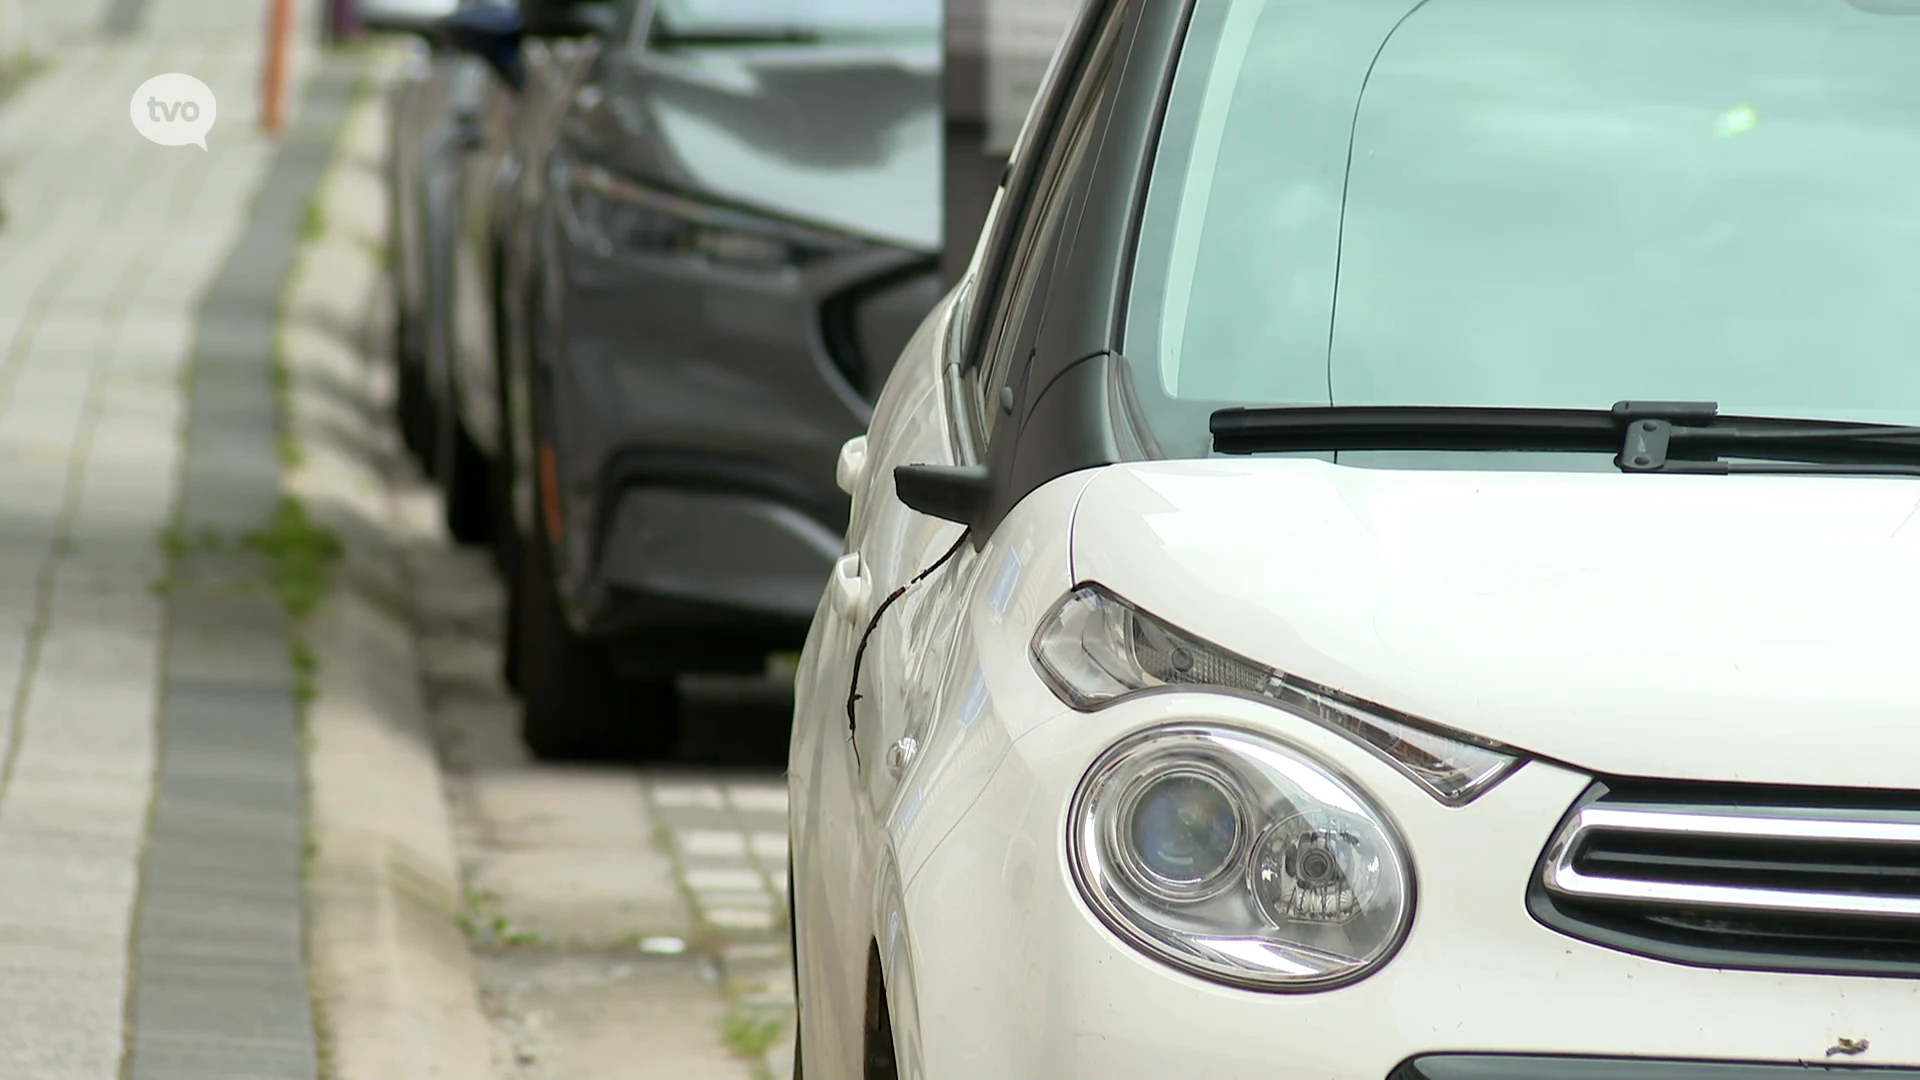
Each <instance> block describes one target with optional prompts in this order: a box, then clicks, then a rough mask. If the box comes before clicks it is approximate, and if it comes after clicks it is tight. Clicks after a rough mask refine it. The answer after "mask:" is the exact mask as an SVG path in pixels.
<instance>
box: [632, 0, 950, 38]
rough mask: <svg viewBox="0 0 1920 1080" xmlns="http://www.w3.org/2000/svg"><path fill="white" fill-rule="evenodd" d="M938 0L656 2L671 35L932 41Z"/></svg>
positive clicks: (937, 24) (938, 16) (938, 17)
mask: <svg viewBox="0 0 1920 1080" xmlns="http://www.w3.org/2000/svg"><path fill="white" fill-rule="evenodd" d="M941 10H942V3H941V0H660V7H659V9H658V12H657V14H656V16H655V17H656V18H657V19H658V20H659V21H660V24H661V25H662V26H663V27H665V28H666V30H667V32H668V33H670V34H672V35H673V36H675V37H701V38H705V37H717V38H726V37H736V36H737V37H752V36H756V35H767V36H791V37H818V38H824V39H833V38H844V37H872V36H913V37H926V38H929V39H933V38H936V37H937V36H938V34H939V33H940V25H941V23H940V20H941Z"/></svg>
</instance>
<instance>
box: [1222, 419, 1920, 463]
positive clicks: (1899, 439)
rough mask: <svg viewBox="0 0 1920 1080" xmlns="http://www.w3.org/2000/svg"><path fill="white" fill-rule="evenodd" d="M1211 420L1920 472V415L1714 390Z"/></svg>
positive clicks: (1631, 459)
mask: <svg viewBox="0 0 1920 1080" xmlns="http://www.w3.org/2000/svg"><path fill="white" fill-rule="evenodd" d="M1209 428H1210V430H1211V431H1212V433H1213V446H1214V449H1215V450H1216V451H1218V452H1219V453H1223V454H1257V453H1274V452H1279V451H1288V450H1294V451H1305V450H1333V451H1338V450H1489V451H1499V450H1532V451H1562V452H1573V453H1611V454H1613V455H1614V464H1615V465H1617V466H1619V468H1620V469H1621V471H1623V472H1643V473H1707V474H1728V473H1791V472H1805V473H1861V474H1866V475H1883V476H1884V475H1894V476H1920V427H1911V426H1907V425H1902V424H1854V423H1847V422H1844V421H1834V420H1793V419H1785V418H1775V417H1746V416H1721V415H1720V407H1719V405H1717V404H1715V403H1714V402H1710V401H1622V402H1618V403H1616V404H1615V405H1614V406H1613V408H1611V409H1513V408H1463V407H1454V406H1445V405H1406V406H1401V405H1384V406H1381V405H1332V406H1324V405H1310V406H1275V407H1261V408H1230V409H1220V410H1218V411H1216V412H1215V413H1214V414H1213V417H1212V420H1211V423H1210V424H1209ZM1721 457H1737V458H1747V459H1753V460H1749V461H1745V462H1737V463H1728V462H1724V461H1721V460H1719V459H1720V458H1721Z"/></svg>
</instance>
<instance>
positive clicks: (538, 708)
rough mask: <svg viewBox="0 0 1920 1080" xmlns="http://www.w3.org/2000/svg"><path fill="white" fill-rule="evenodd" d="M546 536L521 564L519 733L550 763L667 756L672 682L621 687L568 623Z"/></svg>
mask: <svg viewBox="0 0 1920 1080" xmlns="http://www.w3.org/2000/svg"><path fill="white" fill-rule="evenodd" d="M551 567H552V553H551V551H550V549H549V547H548V545H547V543H546V541H545V538H544V537H540V536H533V537H529V538H528V542H527V544H526V551H525V557H524V558H522V559H521V560H520V575H519V589H518V590H517V592H518V596H517V598H516V599H517V603H516V604H515V605H514V606H515V607H516V608H517V609H518V610H517V611H516V612H515V614H516V616H517V618H516V620H515V622H516V625H515V627H514V637H515V638H516V639H517V640H516V641H515V645H514V652H515V664H516V666H517V667H518V669H519V670H518V672H517V674H518V676H519V679H518V681H519V683H520V735H521V739H522V741H524V742H525V743H526V745H527V749H528V750H531V751H532V752H533V754H534V756H536V757H539V758H542V759H545V760H549V761H607V760H619V761H631V760H636V759H647V758H656V757H663V756H665V755H667V754H669V753H671V752H672V750H673V746H674V742H675V739H676V737H677V736H678V734H679V700H678V694H677V693H676V691H675V688H674V683H673V680H672V679H656V680H649V681H646V682H638V683H626V684H623V683H622V682H621V681H620V680H619V679H618V678H617V677H616V673H615V670H614V666H613V658H612V656H611V655H609V653H608V652H607V650H606V648H605V647H604V646H602V645H601V644H600V643H599V642H596V641H592V640H589V639H587V638H584V637H581V636H580V635H578V634H576V633H574V632H573V628H572V627H570V626H568V625H567V620H566V617H565V615H564V614H563V613H562V611H561V607H560V598H559V596H558V595H557V594H556V591H555V586H554V580H553V571H552V568H551Z"/></svg>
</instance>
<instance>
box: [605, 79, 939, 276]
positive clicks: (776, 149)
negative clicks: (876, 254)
mask: <svg viewBox="0 0 1920 1080" xmlns="http://www.w3.org/2000/svg"><path fill="white" fill-rule="evenodd" d="M623 74H624V77H616V78H614V79H611V80H610V81H609V90H608V92H609V99H610V100H609V102H608V111H609V113H610V114H611V119H612V121H613V123H614V124H615V125H616V126H617V128H618V129H619V134H618V135H616V136H615V137H614V138H613V140H612V142H613V143H614V144H615V145H616V146H617V150H616V151H615V152H616V153H617V154H618V155H620V156H621V157H623V158H624V159H625V160H624V161H623V162H622V163H621V164H622V165H623V167H624V168H625V169H626V170H627V171H629V172H631V173H633V174H635V175H639V176H645V177H649V178H653V179H658V180H662V181H666V182H668V183H670V184H672V185H674V186H676V187H679V188H682V189H685V190H693V191H704V192H708V193H711V194H713V195H716V196H719V197H720V198H722V199H724V200H726V201H728V202H733V203H742V204H746V205H748V206H752V207H758V208H760V209H764V210H767V211H769V212H772V213H774V214H777V215H780V216H783V217H791V218H797V219H800V220H803V221H809V222H813V223H816V224H819V225H824V226H827V227H829V228H833V229H839V230H843V231H846V232H849V233H853V234H856V235H861V236H867V237H871V238H873V239H878V240H883V241H886V242H889V243H893V244H897V245H900V246H903V247H907V248H910V249H913V250H917V251H923V252H928V253H931V252H934V251H937V250H938V249H939V246H940V235H941V205H940V169H941V158H940V153H941V151H940V146H941V142H940V140H941V135H940V49H939V45H938V44H937V43H929V44H925V45H921V44H899V45H879V44H860V45H827V44H818V45H804V46H730V47H723V48H711V49H679V50H675V51H673V52H671V53H665V52H663V53H657V54H647V55H646V56H644V57H643V58H642V59H641V61H640V62H639V63H637V64H636V65H635V66H634V67H633V68H632V69H631V70H630V72H627V73H623Z"/></svg>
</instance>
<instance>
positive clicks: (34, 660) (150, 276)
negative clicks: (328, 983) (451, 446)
mask: <svg viewBox="0 0 1920 1080" xmlns="http://www.w3.org/2000/svg"><path fill="white" fill-rule="evenodd" d="M18 6H19V8H20V9H21V10H22V12H23V14H24V16H25V19H26V22H27V25H28V28H29V30H28V42H29V44H30V45H31V46H33V47H35V48H36V49H37V50H38V51H39V52H40V53H41V54H42V58H43V59H44V60H45V61H46V62H47V65H48V66H47V68H46V70H44V71H43V72H42V73H41V74H39V75H38V76H37V77H36V78H35V79H34V80H33V81H32V82H30V83H28V84H27V85H26V86H25V87H24V89H22V90H21V91H20V92H19V93H18V94H17V95H15V96H14V97H12V98H10V99H9V100H8V101H7V102H6V103H5V104H3V105H0V195H3V196H4V199H5V203H6V208H7V220H6V223H5V225H4V227H0V703H4V704H3V705H0V708H4V710H5V711H4V716H3V717H0V881H3V882H5V885H6V887H5V888H0V1076H6V1077H31V1078H34V1080H68V1078H72V1080H117V1078H119V1077H122V1076H130V1077H133V1078H136V1080H145V1078H149V1077H155V1078H157V1077H182V1078H185V1077H193V1078H195V1080H210V1078H215V1077H241V1076H245V1077H248V1078H250V1080H272V1078H277V1077H311V1076H313V1075H315V1051H314V1040H313V1034H312V1025H311V1020H310V1011H309V1006H308V1003H307V1000H306V992H305V981H304V973H303V971H302V969H301V949H302V940H301V937H302V935H301V924H300V912H299V881H298V868H299V853H300V842H301V840H300V825H299V818H300V802H299V783H298V781H299V774H298V741H297V737H296V732H295V730H294V716H295V703H294V700H293V695H292V680H291V672H290V669H289V663H288V653H287V647H286V644H285V638H284V635H283V633H282V627H283V624H284V621H285V619H284V615H283V614H282V612H281V610H280V607H279V605H278V604H277V603H276V602H275V601H274V599H273V598H272V596H271V595H270V594H267V593H264V592H262V591H260V590H254V591H252V592H244V591H236V590H235V589H234V588H233V587H232V584H231V582H232V581H234V580H242V581H246V580H253V581H257V580H258V579H259V574H258V571H257V568H256V567H255V566H254V565H253V562H254V561H255V560H253V559H252V558H251V557H250V556H247V555H245V554H242V553H233V552H224V551H205V550H195V549H194V546H193V545H191V544H186V543H179V542H176V543H175V544H173V545H172V546H171V547H170V546H168V545H166V544H163V536H165V535H170V534H169V531H168V530H169V526H170V524H173V523H175V522H185V523H186V524H187V526H188V527H189V528H190V529H193V530H195V533H194V534H195V535H201V534H202V533H203V532H204V533H205V534H208V535H216V534H217V535H225V536H238V535H240V534H242V533H244V532H245V531H246V530H249V529H253V528H257V527H258V526H259V525H260V524H261V523H262V522H263V521H264V520H266V519H267V518H268V517H269V515H270V514H271V512H272V510H273V508H274V506H275V503H276V500H277V498H278V476H277V470H276V469H274V468H273V467H272V459H271V456H270V455H271V446H272V438H273V435H272V430H273V424H274V417H273V396H272V377H271V371H270V368H269V364H268V356H267V354H266V351H265V349H266V343H267V342H268V341H270V335H271V330H272V324H273V318H274V310H273V300H274V298H275V296H276V294H277V290H278V277H279V276H284V265H285V263H286V262H287V261H288V259H289V258H290V253H291V245H292V241H293V237H294V235H295V232H296V231H297V229H298V218H297V213H298V209H299V207H300V205H301V204H302V203H303V201H304V192H302V191H301V190H299V189H300V184H301V182H302V179H303V177H302V174H301V169H300V167H299V165H300V161H299V156H300V148H301V146H302V145H303V140H304V145H308V146H311V145H313V144H314V142H315V139H316V137H317V138H318V139H319V140H320V142H321V145H322V146H324V143H325V138H326V135H327V132H326V131H324V130H318V131H316V130H315V127H314V125H313V124H312V123H309V124H308V126H307V127H306V128H304V129H300V130H296V131H295V132H294V133H293V134H292V135H291V136H290V137H289V139H288V140H287V141H286V143H285V144H284V145H283V146H277V145H275V144H274V143H270V142H267V141H265V140H262V139H260V138H258V137H256V136H255V135H254V134H253V133H252V131H251V130H250V126H251V121H252V108H251V105H252V101H253V98H254V93H255V85H256V75H257V71H258V63H259V56H258V53H259V43H260V41H261V33H260V27H259V24H258V19H259V17H260V14H261V12H262V10H263V6H262V5H261V4H259V3H257V2H254V0H151V2H145V0H101V2H98V3H87V2H84V0H80V2H75V0H21V3H20V4H19V5H18ZM308 21H310V20H308ZM314 68H315V63H314V61H313V57H312V54H311V51H310V50H309V49H308V48H307V47H306V45H305V43H304V41H303V42H302V43H301V45H300V48H299V56H298V60H297V63H296V66H295V82H296V90H303V89H304V87H305V85H306V83H307V81H308V79H307V76H308V74H309V73H310V72H312V71H313V70H314ZM167 71H185V72H188V73H191V74H194V75H197V76H198V77H199V78H201V79H202V80H203V81H205V82H206V83H208V84H209V85H210V86H211V87H212V88H213V89H214V91H215V93H216V95H217V96H218V97H219V98H220V99H221V101H222V103H223V105H225V106H226V108H225V110H224V115H223V116H222V119H221V123H220V124H219V125H218V126H216V128H215V129H214V131H213V133H212V136H211V138H210V140H209V147H210V149H209V151H208V152H205V153H203V152H201V151H199V150H197V149H191V148H178V149H170V148H162V147H157V146H153V145H150V144H148V143H146V142H144V141H143V140H141V139H140V138H139V137H138V136H137V135H136V134H135V132H134V131H133V129H132V127H131V124H130V122H129V119H128V101H129V99H130V96H131V94H132V92H133V90H134V89H135V88H136V87H137V86H138V85H139V84H140V83H141V82H143V81H144V80H145V79H147V78H149V77H150V76H152V75H156V74H160V73H163V72H167ZM336 81H337V80H336ZM298 96H299V95H298V94H296V98H298ZM333 96H334V97H335V98H336V99H338V98H342V97H343V96H344V95H343V93H342V92H341V90H340V88H336V90H335V92H334V94H333ZM318 111H321V112H324V109H321V110H318ZM313 119H318V120H319V121H320V127H321V128H322V129H324V127H325V118H324V116H322V117H309V120H313ZM289 163H291V166H292V167H291V168H289ZM308 171H309V172H311V171H312V170H308ZM306 180H307V182H308V183H310V182H311V176H308V177H306ZM262 432H264V433H265V434H264V438H265V440H266V442H265V451H266V453H265V455H263V454H262V447H261V446H259V445H257V444H256V442H255V440H256V439H258V438H260V437H262V435H261V433H262ZM263 456H264V458H265V462H266V466H265V467H264V468H263V467H262V465H261V462H262V459H263ZM130 1032H137V1035H135V1036H132V1037H130V1035H129V1033H130Z"/></svg>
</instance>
